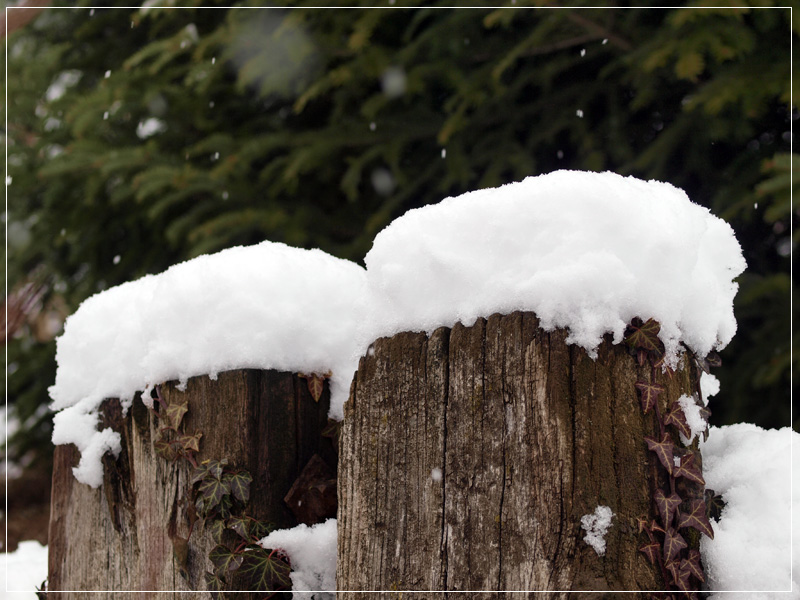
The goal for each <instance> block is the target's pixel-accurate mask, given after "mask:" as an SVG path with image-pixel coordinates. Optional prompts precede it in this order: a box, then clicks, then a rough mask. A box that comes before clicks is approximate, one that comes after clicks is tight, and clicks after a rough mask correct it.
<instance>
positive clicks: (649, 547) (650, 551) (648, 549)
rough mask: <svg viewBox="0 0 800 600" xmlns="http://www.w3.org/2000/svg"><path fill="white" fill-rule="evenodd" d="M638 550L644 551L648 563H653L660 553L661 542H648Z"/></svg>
mask: <svg viewBox="0 0 800 600" xmlns="http://www.w3.org/2000/svg"><path fill="white" fill-rule="evenodd" d="M639 552H644V555H645V556H646V557H647V560H649V561H650V564H652V565H654V564H656V561H657V560H658V555H659V554H661V544H659V543H658V542H650V543H649V544H645V545H644V546H642V547H641V548H639Z"/></svg>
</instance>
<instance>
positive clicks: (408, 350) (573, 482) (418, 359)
mask: <svg viewBox="0 0 800 600" xmlns="http://www.w3.org/2000/svg"><path fill="white" fill-rule="evenodd" d="M682 367H683V368H681V369H680V370H679V371H678V372H677V373H675V374H674V375H673V376H672V377H671V378H670V377H668V376H666V375H662V374H661V373H659V374H658V376H657V377H658V381H659V382H660V383H662V384H664V385H665V386H666V387H667V392H666V393H665V394H662V398H660V402H661V408H662V411H663V410H665V409H666V406H667V404H668V403H669V402H671V401H672V400H674V399H675V398H677V397H679V396H680V395H681V394H682V393H688V394H691V389H692V382H693V381H692V378H693V377H694V371H693V369H690V368H688V358H684V360H683V363H682ZM648 377H649V367H639V366H638V365H637V364H636V361H635V359H634V358H633V357H632V356H631V355H630V354H629V352H628V350H627V349H626V348H624V347H622V346H614V345H612V344H611V342H610V340H609V339H606V340H605V341H604V342H603V343H602V344H601V346H600V347H599V349H598V356H597V359H596V360H592V359H591V358H589V356H588V355H587V354H586V352H585V351H584V350H583V349H581V348H578V347H575V346H571V345H568V344H567V343H566V333H565V332H564V331H560V330H556V331H553V332H549V333H548V332H545V331H544V330H542V329H541V328H540V327H539V321H538V319H537V318H536V317H535V315H533V314H531V313H514V314H511V315H505V316H500V315H493V316H491V317H490V318H489V319H478V320H477V322H476V323H475V324H474V325H472V326H471V327H465V326H463V325H461V324H457V325H455V326H454V327H453V328H452V329H447V328H440V329H438V330H436V331H435V332H434V333H433V334H432V335H431V336H430V338H429V337H427V336H426V335H425V334H421V333H401V334H398V335H395V336H394V337H392V338H382V339H379V340H377V341H376V342H375V343H374V344H373V345H372V347H371V348H370V350H369V352H368V353H367V355H366V356H364V357H362V359H361V361H360V364H359V368H358V371H357V373H356V376H355V378H354V381H353V384H352V386H351V392H350V399H349V401H348V402H347V403H346V404H345V420H344V423H343V427H342V434H341V440H340V448H339V453H340V462H339V487H338V490H339V512H338V519H339V542H338V543H339V548H338V550H339V560H338V571H337V586H338V588H339V589H340V590H387V591H391V590H397V593H391V592H385V593H383V594H347V596H345V597H346V598H347V599H348V600H354V599H356V598H361V597H363V598H370V599H372V600H375V599H376V598H377V597H381V598H383V597H386V598H395V597H400V592H401V591H421V590H444V591H460V592H462V594H458V595H456V594H449V596H452V597H454V598H455V597H458V598H463V597H464V595H463V592H466V591H475V592H478V591H481V592H485V593H483V594H474V595H473V596H470V597H481V598H503V599H510V598H528V597H530V598H534V597H535V598H537V599H542V598H571V597H576V598H577V597H580V598H591V597H598V598H600V597H613V596H614V594H613V590H655V589H663V588H661V586H662V585H663V582H662V581H661V579H660V575H659V574H658V573H657V572H655V570H654V569H652V568H651V567H650V565H649V563H647V561H646V559H645V558H644V555H642V553H640V552H638V547H639V546H640V545H642V538H640V537H639V535H638V533H637V528H636V518H637V517H647V516H648V515H649V516H650V517H652V516H654V515H653V514H652V509H651V501H650V497H651V490H652V489H654V486H655V485H657V482H656V480H655V477H656V475H655V473H656V470H655V458H654V456H653V455H652V454H651V453H648V451H647V447H646V445H645V443H644V441H643V438H644V436H645V435H653V434H655V432H656V431H657V429H658V426H657V424H656V422H655V419H654V417H653V414H652V412H651V413H650V414H648V415H646V416H645V415H643V414H642V411H641V408H640V404H639V400H638V396H637V393H636V390H635V388H634V383H635V382H636V381H637V379H640V378H643V379H646V378H648ZM678 444H680V442H679V441H678ZM439 475H441V477H439ZM660 483H662V484H663V481H662V482H660ZM598 505H606V506H609V507H611V509H612V510H613V512H614V514H615V517H614V519H613V523H612V527H611V529H610V531H609V532H608V534H607V535H606V537H605V540H606V543H607V549H606V553H605V555H604V556H602V557H601V556H598V555H597V553H596V552H595V551H594V550H593V549H592V548H591V547H590V546H588V545H587V544H586V543H585V542H584V541H583V537H584V536H585V532H584V531H583V529H582V528H581V524H580V520H581V517H582V516H583V515H586V514H589V513H592V512H594V510H595V508H596V507H597V506H598ZM534 590H536V591H541V590H544V591H547V590H561V591H560V592H553V593H550V594H542V593H539V594H532V593H530V594H529V593H525V592H526V591H534ZM578 590H583V591H591V590H595V591H597V593H596V594H587V593H583V594H580V595H578V594H575V593H570V592H576V591H578ZM498 591H520V592H519V593H512V594H507V593H504V594H499V593H497V592H498ZM606 592H611V593H610V595H609V594H608V593H606ZM427 596H430V597H432V598H442V597H448V594H446V593H445V594H441V593H440V594H427V595H426V594H419V593H418V594H414V595H413V596H409V597H413V598H414V599H419V598H425V597H427ZM635 596H636V595H630V594H629V595H626V596H625V597H626V598H632V597H635Z"/></svg>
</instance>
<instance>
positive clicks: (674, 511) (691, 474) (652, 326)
mask: <svg viewBox="0 0 800 600" xmlns="http://www.w3.org/2000/svg"><path fill="white" fill-rule="evenodd" d="M660 330H661V325H660V324H659V323H658V322H657V321H655V320H654V319H648V320H647V321H645V322H642V320H641V319H638V318H637V319H634V320H633V321H632V322H631V324H630V325H629V326H628V329H627V331H626V336H625V343H626V344H627V345H628V346H629V348H630V349H631V352H632V353H634V354H635V356H636V359H637V362H638V363H639V365H640V366H644V365H646V364H649V365H650V372H649V378H648V379H644V380H639V381H637V382H636V383H635V384H634V385H635V387H636V390H637V391H638V394H639V400H640V402H641V407H642V411H643V413H644V414H645V415H646V414H648V413H650V412H651V411H652V412H653V413H654V414H655V420H656V423H657V424H658V435H657V436H645V438H644V442H645V443H646V444H647V449H648V450H649V451H650V452H653V453H654V454H655V455H656V458H657V462H656V464H657V466H658V467H660V468H661V469H662V475H663V474H665V475H666V477H661V478H659V479H661V480H662V481H663V480H664V479H666V482H665V483H661V481H659V480H658V479H657V480H656V482H655V486H654V491H653V496H652V506H653V511H652V512H653V514H654V515H656V517H655V518H653V519H650V520H649V521H648V519H647V518H644V517H640V518H639V519H637V523H638V530H639V534H640V535H642V534H644V536H646V543H645V544H644V545H643V546H642V547H641V548H639V550H640V551H641V552H642V553H644V555H645V556H646V557H647V560H648V561H649V562H650V563H651V564H652V565H654V566H657V567H658V568H659V570H660V572H661V576H662V579H663V580H664V583H665V584H666V585H667V590H668V591H669V592H670V593H667V594H665V595H663V596H661V598H663V599H664V600H675V599H676V598H678V597H680V596H683V597H686V598H690V599H696V598H697V594H696V591H697V590H698V588H699V587H700V585H701V584H702V583H704V582H705V574H704V571H703V565H702V562H701V558H700V551H699V550H698V549H697V548H696V546H697V545H698V544H697V542H698V541H699V536H700V535H706V536H708V537H709V538H711V539H714V530H713V529H712V527H711V522H710V521H709V517H710V516H711V515H712V514H714V513H715V511H716V514H718V510H719V507H720V503H721V498H720V496H718V495H716V494H714V492H713V490H705V489H704V488H705V480H704V479H703V474H702V472H701V469H700V465H699V461H698V454H699V452H698V451H696V450H693V449H691V448H687V447H685V446H683V445H680V446H679V445H678V444H676V443H675V441H674V439H675V433H680V434H681V435H682V436H683V437H684V438H691V437H692V431H691V428H690V426H689V424H688V422H687V419H686V415H685V413H684V410H683V407H682V406H681V404H680V402H679V401H678V399H675V400H673V402H672V403H671V404H670V406H669V409H668V411H667V413H666V414H662V411H661V408H660V405H659V403H658V397H659V396H660V395H661V394H662V393H664V392H665V391H666V387H665V386H664V385H662V384H659V383H657V381H656V373H657V371H658V370H659V369H663V370H664V371H665V372H666V373H667V374H668V376H670V377H671V376H672V375H673V371H672V370H671V369H670V368H669V367H668V366H666V365H665V362H664V360H665V350H664V345H663V343H662V342H661V340H660V339H659V337H658V333H659V331H660ZM687 352H690V351H689V350H688V349H687ZM690 356H691V357H692V360H693V361H694V364H695V365H696V367H697V369H698V377H696V389H695V390H694V398H695V402H697V403H698V405H699V412H700V415H701V416H702V417H703V419H704V420H705V421H706V423H708V417H709V416H710V415H711V411H710V410H709V409H708V408H707V407H705V406H703V405H702V403H700V401H699V398H701V397H702V396H701V395H700V388H699V380H700V377H699V370H701V369H702V370H704V371H706V372H708V370H709V368H710V367H711V366H717V365H719V364H720V361H719V357H718V356H717V355H716V354H715V353H711V354H710V355H709V356H707V357H706V358H704V359H698V358H697V357H696V356H695V355H694V354H693V353H691V352H690ZM702 435H703V436H704V439H705V438H707V437H708V425H706V427H705V429H704V430H703V432H702ZM687 538H688V539H689V540H692V541H693V542H694V543H692V544H690V543H689V542H688V541H687ZM690 545H691V546H695V547H690ZM673 590H674V591H675V592H677V594H674V593H671V592H672V591H673Z"/></svg>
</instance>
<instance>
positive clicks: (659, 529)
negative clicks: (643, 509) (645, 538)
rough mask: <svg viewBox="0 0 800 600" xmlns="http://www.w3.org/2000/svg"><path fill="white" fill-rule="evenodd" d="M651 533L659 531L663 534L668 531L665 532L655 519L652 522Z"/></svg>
mask: <svg viewBox="0 0 800 600" xmlns="http://www.w3.org/2000/svg"><path fill="white" fill-rule="evenodd" d="M650 531H659V532H661V533H667V532H666V531H664V528H663V527H661V525H659V524H658V523H656V520H655V519H653V520H652V521H650Z"/></svg>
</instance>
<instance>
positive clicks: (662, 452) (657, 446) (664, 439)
mask: <svg viewBox="0 0 800 600" xmlns="http://www.w3.org/2000/svg"><path fill="white" fill-rule="evenodd" d="M644 441H645V442H646V443H647V449H648V450H650V451H651V452H655V453H656V456H658V460H660V461H661V464H662V465H664V468H665V469H666V470H667V473H669V474H670V475H672V469H673V468H674V467H675V463H674V462H673V461H672V449H673V448H674V447H675V445H674V444H673V443H672V439H670V437H669V435H668V434H666V433H665V434H664V435H663V436H661V441H660V442H659V441H656V440H655V438H651V437H649V436H645V438H644Z"/></svg>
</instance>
